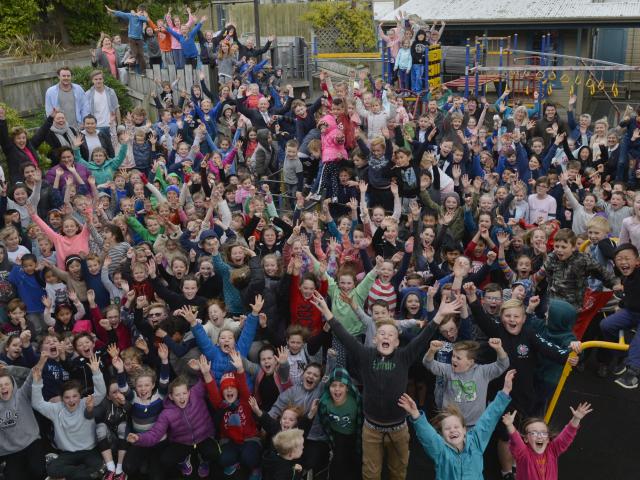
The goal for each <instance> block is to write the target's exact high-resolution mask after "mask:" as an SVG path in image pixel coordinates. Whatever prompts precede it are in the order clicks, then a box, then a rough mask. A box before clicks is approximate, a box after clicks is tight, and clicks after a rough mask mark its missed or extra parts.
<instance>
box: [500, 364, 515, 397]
mask: <svg viewBox="0 0 640 480" xmlns="http://www.w3.org/2000/svg"><path fill="white" fill-rule="evenodd" d="M515 376H516V370H515V369H511V370H509V371H508V372H507V374H506V375H505V376H504V386H503V387H502V391H503V392H504V393H506V394H507V395H509V394H510V393H511V389H512V388H513V379H514V377H515Z"/></svg>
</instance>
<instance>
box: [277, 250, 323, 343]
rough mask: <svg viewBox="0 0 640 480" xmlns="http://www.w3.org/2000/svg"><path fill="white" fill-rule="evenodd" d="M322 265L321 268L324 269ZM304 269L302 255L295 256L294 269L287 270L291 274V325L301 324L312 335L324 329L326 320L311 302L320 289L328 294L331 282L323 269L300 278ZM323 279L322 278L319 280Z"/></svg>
mask: <svg viewBox="0 0 640 480" xmlns="http://www.w3.org/2000/svg"><path fill="white" fill-rule="evenodd" d="M324 268H325V267H324V266H321V269H324ZM301 269H302V257H300V256H296V257H294V258H293V262H292V271H291V272H289V271H288V272H287V274H288V275H290V276H291V278H290V281H291V284H290V286H289V309H290V313H291V322H290V323H291V325H300V326H302V327H305V328H307V329H309V331H311V335H317V334H319V333H320V332H321V331H322V326H323V325H324V322H323V320H322V315H321V314H320V312H318V310H317V309H316V308H315V307H314V306H313V303H311V300H312V297H313V292H314V291H316V290H318V292H320V294H321V295H323V296H326V295H327V291H328V289H329V283H328V282H327V279H326V277H325V275H324V271H321V272H320V273H319V275H318V276H316V275H315V274H313V273H311V272H307V273H305V274H304V275H303V276H302V278H300V270H301ZM319 279H321V280H319Z"/></svg>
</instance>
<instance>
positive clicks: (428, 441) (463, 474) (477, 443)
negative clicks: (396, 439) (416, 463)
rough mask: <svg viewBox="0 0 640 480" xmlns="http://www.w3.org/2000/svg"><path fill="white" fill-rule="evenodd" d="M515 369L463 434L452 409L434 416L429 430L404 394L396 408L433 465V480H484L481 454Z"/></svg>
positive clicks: (460, 421) (459, 417) (505, 402)
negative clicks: (404, 413) (401, 410)
mask: <svg viewBox="0 0 640 480" xmlns="http://www.w3.org/2000/svg"><path fill="white" fill-rule="evenodd" d="M515 373H516V371H515V370H509V371H508V372H507V374H506V375H505V378H504V387H503V388H502V391H500V392H498V395H496V398H495V399H494V400H493V402H491V403H490V404H489V406H488V407H487V409H486V410H485V411H484V413H483V414H482V416H481V417H480V419H478V422H477V423H476V425H475V427H474V428H473V430H471V431H470V432H467V429H466V426H465V424H464V418H463V417H462V414H461V413H460V411H459V410H458V409H457V408H455V407H453V408H452V407H451V406H450V407H448V408H447V409H445V410H444V411H443V413H441V414H440V415H438V416H437V417H436V419H435V420H434V424H435V425H436V426H437V427H438V428H439V430H440V431H439V432H438V431H437V430H436V429H435V428H434V427H432V426H431V425H430V424H429V422H428V421H427V419H426V417H425V416H424V413H423V412H420V411H419V410H418V407H417V406H416V402H414V401H413V399H412V398H411V397H410V396H409V395H407V394H406V393H405V394H404V395H402V397H400V400H399V401H398V405H399V406H400V407H402V408H404V409H405V410H406V411H407V413H408V414H409V416H410V420H411V423H413V427H414V428H415V430H416V435H417V437H418V440H419V441H420V443H421V444H422V448H424V451H425V452H426V453H427V455H429V456H430V457H431V458H432V459H433V463H435V466H436V480H477V479H479V478H484V477H483V476H482V470H483V468H484V462H483V454H484V450H485V448H487V444H488V443H489V439H490V438H491V434H492V433H493V430H494V428H495V426H496V424H497V423H498V421H499V420H500V416H501V415H502V413H503V412H504V409H505V408H506V407H507V405H509V402H510V401H511V397H510V396H509V394H510V393H511V388H512V386H513V377H514V376H515Z"/></svg>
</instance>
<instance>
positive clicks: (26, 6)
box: [0, 0, 40, 38]
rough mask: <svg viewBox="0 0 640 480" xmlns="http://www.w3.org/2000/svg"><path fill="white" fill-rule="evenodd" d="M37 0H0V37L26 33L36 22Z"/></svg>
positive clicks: (38, 8) (38, 10)
mask: <svg viewBox="0 0 640 480" xmlns="http://www.w3.org/2000/svg"><path fill="white" fill-rule="evenodd" d="M39 12H40V7H39V6H38V2H37V0H2V1H1V2H0V25H2V28H1V29H0V38H9V37H14V36H15V35H26V34H27V33H29V32H30V31H31V29H32V28H33V27H34V25H35V24H37V23H38V19H39V17H38V14H39Z"/></svg>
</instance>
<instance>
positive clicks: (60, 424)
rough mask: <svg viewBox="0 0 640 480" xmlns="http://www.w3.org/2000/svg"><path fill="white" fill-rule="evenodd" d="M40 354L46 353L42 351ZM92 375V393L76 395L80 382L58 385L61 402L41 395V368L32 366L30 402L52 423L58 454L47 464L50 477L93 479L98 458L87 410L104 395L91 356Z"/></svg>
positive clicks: (91, 423)
mask: <svg viewBox="0 0 640 480" xmlns="http://www.w3.org/2000/svg"><path fill="white" fill-rule="evenodd" d="M42 355H46V354H45V353H44V352H43V353H42ZM90 365H91V372H92V374H93V378H92V380H93V392H94V393H93V395H90V396H88V397H86V398H81V397H80V388H81V387H80V383H79V382H77V381H75V380H71V381H69V382H65V383H64V384H63V385H62V392H61V396H62V401H61V402H57V403H53V402H47V401H45V400H44V398H43V397H42V387H43V384H42V367H41V366H39V365H38V366H36V367H34V369H33V384H32V387H31V388H32V393H31V403H32V405H33V408H34V409H35V410H37V411H38V412H40V413H41V414H42V415H44V416H45V417H47V418H48V419H49V420H51V422H53V429H54V437H55V444H56V447H57V448H58V449H59V450H60V454H59V455H58V457H57V458H56V459H54V460H52V461H51V462H49V463H48V464H47V473H48V474H49V476H50V477H51V478H66V479H69V480H85V479H87V478H97V473H98V471H99V470H100V467H101V466H102V458H101V457H100V454H99V453H98V452H97V450H96V449H95V447H96V444H97V442H96V424H95V421H94V420H93V418H87V413H88V412H92V411H93V406H94V404H100V403H101V402H102V400H103V399H104V397H105V394H106V387H105V385H104V378H103V377H102V372H101V371H100V361H99V360H98V358H97V357H96V356H95V355H93V356H92V357H91V361H90Z"/></svg>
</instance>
